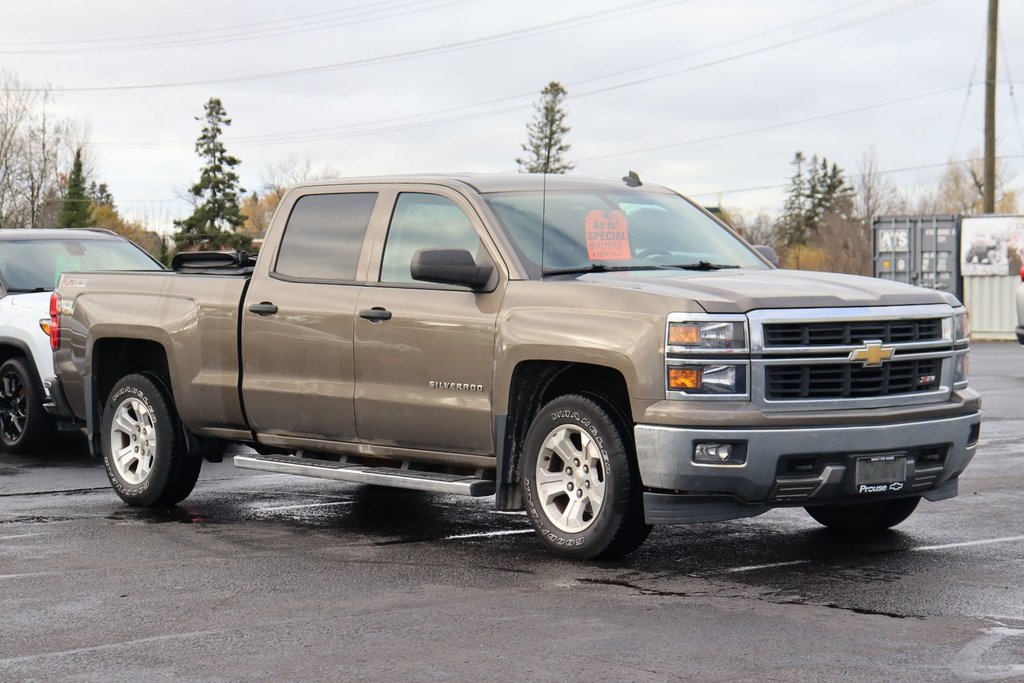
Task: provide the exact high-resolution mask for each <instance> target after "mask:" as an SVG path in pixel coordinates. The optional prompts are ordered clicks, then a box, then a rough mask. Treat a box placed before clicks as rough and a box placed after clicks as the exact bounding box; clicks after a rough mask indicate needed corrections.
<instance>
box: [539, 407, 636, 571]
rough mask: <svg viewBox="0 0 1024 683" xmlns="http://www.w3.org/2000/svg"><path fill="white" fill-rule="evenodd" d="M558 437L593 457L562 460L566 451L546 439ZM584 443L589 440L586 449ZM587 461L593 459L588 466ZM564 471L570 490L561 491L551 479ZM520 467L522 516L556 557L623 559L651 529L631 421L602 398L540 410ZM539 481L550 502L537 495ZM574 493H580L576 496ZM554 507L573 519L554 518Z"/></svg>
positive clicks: (566, 484)
mask: <svg viewBox="0 0 1024 683" xmlns="http://www.w3.org/2000/svg"><path fill="white" fill-rule="evenodd" d="M559 438H565V439H568V440H569V446H568V448H570V449H575V450H573V451H572V452H573V453H577V454H578V455H580V456H583V454H584V453H585V452H589V454H590V455H588V456H586V457H581V458H579V459H577V458H575V457H568V456H567V457H568V460H567V461H566V462H563V461H562V457H563V456H560V455H558V454H557V453H556V452H555V451H554V450H553V449H551V448H549V447H547V446H546V444H550V443H554V442H553V441H551V439H556V440H557V439H559ZM583 439H586V440H587V441H586V443H584V442H583ZM587 444H590V445H591V446H592V448H589V451H588V446H587ZM577 460H579V462H576V461H577ZM588 460H591V461H592V464H587V461H588ZM538 462H540V463H541V465H542V467H543V469H544V471H545V472H546V473H547V474H548V475H550V478H548V477H545V478H546V479H548V481H546V482H542V481H539V478H540V477H541V476H542V474H541V472H540V471H539V470H538ZM584 465H586V467H585V466H584ZM566 469H570V470H572V471H573V474H571V475H570V474H566V475H565V477H564V480H565V487H570V485H571V488H566V489H565V491H564V493H563V492H562V489H561V488H559V486H560V483H559V482H555V481H554V478H556V477H562V476H563V474H562V473H563V472H564V471H565V470H566ZM522 473H523V475H522V476H523V493H524V497H525V499H526V512H527V517H529V519H530V523H531V524H532V525H533V528H534V529H535V530H536V532H537V535H538V536H539V537H540V539H541V542H542V543H544V545H545V546H547V548H548V549H549V550H551V551H552V552H554V553H556V554H558V555H562V556H565V557H572V558H576V559H594V558H611V557H620V556H622V555H625V554H627V553H629V552H631V551H633V550H635V549H636V548H637V547H638V546H639V545H640V544H641V543H643V542H644V540H645V539H646V538H647V535H648V534H649V533H650V532H651V527H650V526H649V525H648V524H646V523H644V511H643V498H642V490H641V485H640V475H639V473H638V472H637V467H636V458H635V455H634V450H633V440H632V438H631V432H630V428H629V425H628V424H627V422H626V421H625V420H624V419H623V418H622V416H621V414H620V413H619V411H617V410H615V409H614V408H613V407H612V406H611V404H610V403H606V402H605V401H603V400H602V399H601V398H600V397H599V396H596V395H587V396H580V395H568V396H562V397H559V398H557V399H555V400H553V401H551V402H550V403H548V404H547V405H546V406H544V407H543V408H541V409H540V411H539V412H538V413H537V415H536V417H535V418H534V420H533V423H532V424H531V425H530V429H529V431H528V432H527V434H526V441H525V443H524V446H523V462H522ZM573 482H575V484H574V483H573ZM576 484H579V486H576ZM542 487H543V488H545V492H546V494H547V495H546V496H545V497H547V498H548V502H547V504H544V503H542V501H541V488H542ZM584 487H585V488H584ZM599 488H600V490H601V492H602V493H603V495H602V496H601V499H600V502H599V503H597V504H596V510H595V500H596V498H594V499H592V498H591V493H590V492H591V491H593V492H597V491H598V489H599ZM581 491H583V493H580V492H581ZM552 496H555V497H553V498H552ZM574 496H580V497H579V498H578V499H576V500H575V502H574ZM570 506H573V507H572V508H571V510H570ZM559 512H561V513H562V514H563V515H569V517H570V518H572V517H576V518H578V519H575V520H574V519H570V518H565V517H559V515H558V513H559ZM570 513H573V514H570ZM575 513H579V514H575Z"/></svg>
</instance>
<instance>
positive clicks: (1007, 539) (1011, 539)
mask: <svg viewBox="0 0 1024 683" xmlns="http://www.w3.org/2000/svg"><path fill="white" fill-rule="evenodd" d="M1020 542H1024V536H1003V537H1000V538H984V539H980V540H977V541H962V542H960V543H943V544H941V545H921V546H917V547H916V548H907V550H908V551H912V552H918V551H921V550H946V549H947V548H966V547H970V546H977V545H992V544H995V543H1020ZM897 552H902V551H897ZM810 562H811V560H790V561H787V562H770V563H768V564H751V565H746V566H743V567H728V568H726V569H716V570H714V571H710V572H700V573H697V574H691V576H712V575H714V574H739V573H742V572H752V571H757V570H758V569H775V568H776V567H792V566H795V565H800V564H809V563H810Z"/></svg>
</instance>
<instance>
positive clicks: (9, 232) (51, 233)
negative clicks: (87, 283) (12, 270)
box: [0, 228, 121, 242]
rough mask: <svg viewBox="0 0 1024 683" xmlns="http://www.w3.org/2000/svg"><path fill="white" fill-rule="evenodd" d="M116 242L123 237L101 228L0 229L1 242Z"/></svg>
mask: <svg viewBox="0 0 1024 683" xmlns="http://www.w3.org/2000/svg"><path fill="white" fill-rule="evenodd" d="M69 238H74V239H90V240H116V239H121V237H120V236H119V235H118V234H117V233H114V232H111V231H110V230H103V229H101V228H52V229H50V228H0V242H6V241H11V240H66V239H69Z"/></svg>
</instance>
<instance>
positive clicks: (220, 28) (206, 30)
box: [5, 0, 425, 47]
mask: <svg viewBox="0 0 1024 683" xmlns="http://www.w3.org/2000/svg"><path fill="white" fill-rule="evenodd" d="M424 1H425V0H415V1H414V2H412V3H408V4H417V3H419V2H424ZM395 3H396V0H383V1H381V2H372V3H367V4H365V5H363V6H362V7H363V9H368V8H372V7H377V6H380V5H393V4H395ZM353 9H354V8H351V7H349V8H345V9H337V10H329V11H326V12H316V13H313V14H300V15H298V16H293V17H285V18H283V19H270V20H267V21H256V22H250V23H247V24H234V25H231V26H218V27H213V28H201V29H191V30H188V31H174V32H171V33H150V34H146V35H141V36H121V37H118V38H84V39H79V40H42V41H26V42H14V41H9V42H5V45H11V46H29V47H30V46H33V45H39V46H59V45H65V46H71V45H89V44H96V43H117V42H125V43H131V42H132V41H140V40H151V39H161V38H178V37H182V36H201V35H202V34H211V33H217V32H222V31H235V30H240V29H247V28H255V27H260V26H263V27H266V26H273V25H275V24H288V23H292V22H295V21H303V20H308V19H322V18H324V17H327V16H332V15H338V14H342V15H344V14H349V13H351V12H352V10H353Z"/></svg>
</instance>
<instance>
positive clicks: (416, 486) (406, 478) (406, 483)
mask: <svg viewBox="0 0 1024 683" xmlns="http://www.w3.org/2000/svg"><path fill="white" fill-rule="evenodd" d="M235 467H240V468H242V469H248V470H260V471H263V472H276V473H278V474H297V475H300V476H304V477H318V478H320V479H337V480H339V481H352V482H357V483H360V484H376V485H378V486H393V487H395V488H400V489H413V490H415V491H434V492H436V493H452V494H456V495H461V496H474V497H476V496H490V495H492V494H493V493H494V480H492V479H481V478H478V477H479V475H480V474H482V472H478V473H477V474H478V476H477V477H468V476H463V475H459V474H439V473H437V472H420V471H417V470H410V469H405V468H397V467H367V466H366V465H354V464H351V463H348V462H346V461H345V459H344V458H342V460H341V462H334V461H332V460H313V459H311V458H300V457H297V456H294V455H236V456H235Z"/></svg>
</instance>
